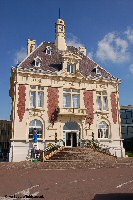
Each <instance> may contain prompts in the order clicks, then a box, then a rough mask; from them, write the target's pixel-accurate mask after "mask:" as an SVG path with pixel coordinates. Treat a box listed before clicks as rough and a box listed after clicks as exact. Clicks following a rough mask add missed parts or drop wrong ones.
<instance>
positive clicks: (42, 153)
mask: <svg viewBox="0 0 133 200" xmlns="http://www.w3.org/2000/svg"><path fill="white" fill-rule="evenodd" d="M61 148H62V147H61V146H59V145H57V144H50V146H48V147H46V148H45V150H40V149H39V150H36V149H35V150H34V149H33V150H32V154H31V158H32V159H33V160H34V159H36V160H38V161H41V162H43V161H44V160H45V158H46V157H47V156H48V157H50V155H52V154H53V153H54V152H56V151H58V150H59V149H61Z"/></svg>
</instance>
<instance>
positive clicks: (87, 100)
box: [84, 90, 94, 125]
mask: <svg viewBox="0 0 133 200" xmlns="http://www.w3.org/2000/svg"><path fill="white" fill-rule="evenodd" d="M84 104H85V108H86V113H87V117H86V120H87V123H89V125H91V124H93V120H94V107H93V105H94V104H93V91H91V90H85V91H84Z"/></svg>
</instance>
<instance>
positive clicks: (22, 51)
mask: <svg viewBox="0 0 133 200" xmlns="http://www.w3.org/2000/svg"><path fill="white" fill-rule="evenodd" d="M26 56H27V49H26V48H24V47H22V48H21V49H20V50H19V51H17V52H16V53H15V58H14V63H15V64H16V63H17V62H18V61H19V62H21V61H22V60H23V59H24V58H26Z"/></svg>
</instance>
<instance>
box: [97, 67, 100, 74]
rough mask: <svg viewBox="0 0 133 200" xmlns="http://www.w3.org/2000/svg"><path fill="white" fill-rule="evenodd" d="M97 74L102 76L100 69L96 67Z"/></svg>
mask: <svg viewBox="0 0 133 200" xmlns="http://www.w3.org/2000/svg"><path fill="white" fill-rule="evenodd" d="M96 74H101V72H100V68H99V67H98V66H97V67H96Z"/></svg>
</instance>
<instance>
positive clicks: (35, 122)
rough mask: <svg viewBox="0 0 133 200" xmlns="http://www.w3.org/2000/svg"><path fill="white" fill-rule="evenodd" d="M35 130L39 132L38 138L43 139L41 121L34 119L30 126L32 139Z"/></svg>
mask: <svg viewBox="0 0 133 200" xmlns="http://www.w3.org/2000/svg"><path fill="white" fill-rule="evenodd" d="M34 129H36V130H37V135H38V138H42V133H43V125H42V122H41V121H39V120H37V119H34V120H33V121H31V122H30V124H29V138H30V139H33V134H34Z"/></svg>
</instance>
